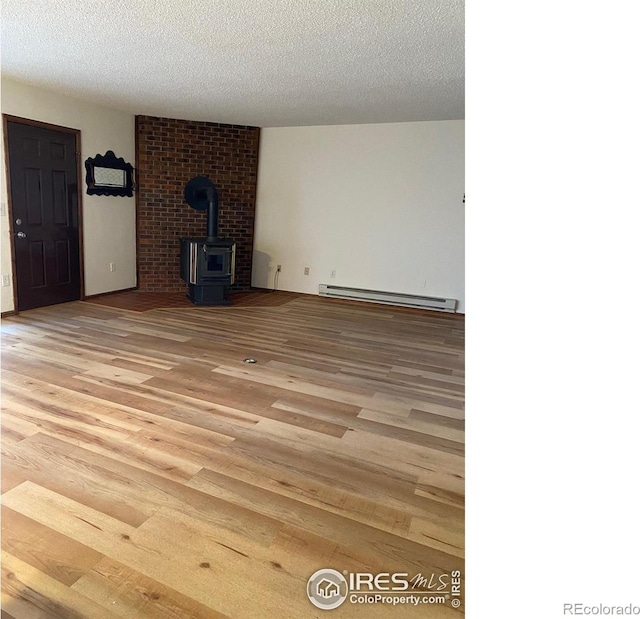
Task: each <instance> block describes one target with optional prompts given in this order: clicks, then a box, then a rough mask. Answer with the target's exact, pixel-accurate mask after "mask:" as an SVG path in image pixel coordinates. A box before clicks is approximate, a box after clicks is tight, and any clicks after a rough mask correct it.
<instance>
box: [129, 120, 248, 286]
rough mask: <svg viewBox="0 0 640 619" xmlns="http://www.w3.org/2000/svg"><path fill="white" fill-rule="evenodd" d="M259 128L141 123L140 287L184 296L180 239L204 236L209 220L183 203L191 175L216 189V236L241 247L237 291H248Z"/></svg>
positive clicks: (138, 150)
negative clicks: (205, 177)
mask: <svg viewBox="0 0 640 619" xmlns="http://www.w3.org/2000/svg"><path fill="white" fill-rule="evenodd" d="M259 139H260V129H259V128H258V127H246V126H242V125H223V124H219V123H209V122H195V121H186V120H174V119H170V118H157V117H154V116H136V167H137V183H138V185H137V195H136V198H137V232H138V247H137V249H138V287H139V289H140V290H143V291H147V292H181V291H185V292H186V290H187V284H186V283H185V282H184V281H182V280H181V279H180V237H183V236H206V232H207V213H206V211H196V210H195V209H192V208H191V207H190V206H189V205H188V204H187V203H186V202H185V201H184V187H185V185H186V184H187V182H188V181H189V180H190V179H191V178H193V177H194V176H207V177H209V178H210V179H211V181H212V182H213V184H214V185H215V186H216V187H217V188H218V197H219V217H218V236H221V237H226V238H230V239H233V240H234V241H235V242H236V272H235V283H234V285H233V288H232V290H247V289H249V288H250V286H251V260H252V254H253V224H254V215H255V203H256V181H257V171H258V144H259Z"/></svg>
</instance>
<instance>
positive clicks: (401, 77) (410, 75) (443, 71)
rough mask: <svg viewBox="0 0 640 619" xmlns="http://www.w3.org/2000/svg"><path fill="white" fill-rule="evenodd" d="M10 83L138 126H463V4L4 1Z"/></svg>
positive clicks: (403, 0) (453, 0)
mask: <svg viewBox="0 0 640 619" xmlns="http://www.w3.org/2000/svg"><path fill="white" fill-rule="evenodd" d="M1 17H2V72H3V75H5V76H8V77H11V78H14V79H17V80H21V81H23V82H27V83H30V84H34V85H37V86H40V87H42V88H46V89H49V90H54V91H57V92H61V93H64V94H67V95H71V96H75V97H78V98H81V99H86V100H90V101H95V102H96V103H99V104H101V105H105V106H108V107H114V108H117V109H121V110H124V111H128V112H130V113H133V114H148V115H153V116H167V117H170V118H183V119H189V120H206V121H211V122H221V123H231V124H242V125H253V126H259V127H282V126H298V125H333V124H356V123H379V122H401V121H419V120H453V119H462V118H464V2H463V0H173V1H172V0H129V1H128V2H123V1H122V0H83V1H82V2H78V1H77V0H55V1H54V0H2V15H1Z"/></svg>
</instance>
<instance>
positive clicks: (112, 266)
mask: <svg viewBox="0 0 640 619" xmlns="http://www.w3.org/2000/svg"><path fill="white" fill-rule="evenodd" d="M115 270H116V263H115V262H110V263H109V271H110V272H111V273H113V272H114V271H115Z"/></svg>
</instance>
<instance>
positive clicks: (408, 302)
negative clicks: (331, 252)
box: [319, 284, 458, 312]
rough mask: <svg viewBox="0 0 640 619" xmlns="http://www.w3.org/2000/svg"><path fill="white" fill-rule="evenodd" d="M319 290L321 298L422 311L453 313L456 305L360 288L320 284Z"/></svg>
mask: <svg viewBox="0 0 640 619" xmlns="http://www.w3.org/2000/svg"><path fill="white" fill-rule="evenodd" d="M319 290H320V296H321V297H334V298H336V299H355V300H356V301H370V302H372V303H386V304H387V305H400V306H402V307H420V308H423V309H430V310H438V311H441V312H455V311H456V305H457V303H458V302H457V300H456V299H441V298H438V297H421V296H419V295H415V294H402V293H399V292H382V291H380V290H364V289H362V288H344V287H343V286H330V285H328V284H320V286H319Z"/></svg>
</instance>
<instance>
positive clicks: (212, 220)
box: [206, 186, 218, 241]
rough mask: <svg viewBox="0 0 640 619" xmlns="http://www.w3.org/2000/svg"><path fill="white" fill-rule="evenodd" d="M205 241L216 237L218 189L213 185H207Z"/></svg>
mask: <svg viewBox="0 0 640 619" xmlns="http://www.w3.org/2000/svg"><path fill="white" fill-rule="evenodd" d="M206 193H207V202H208V204H209V206H208V209H207V241H213V240H215V239H217V238H218V190H217V189H216V188H215V186H212V187H207V188H206Z"/></svg>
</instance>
